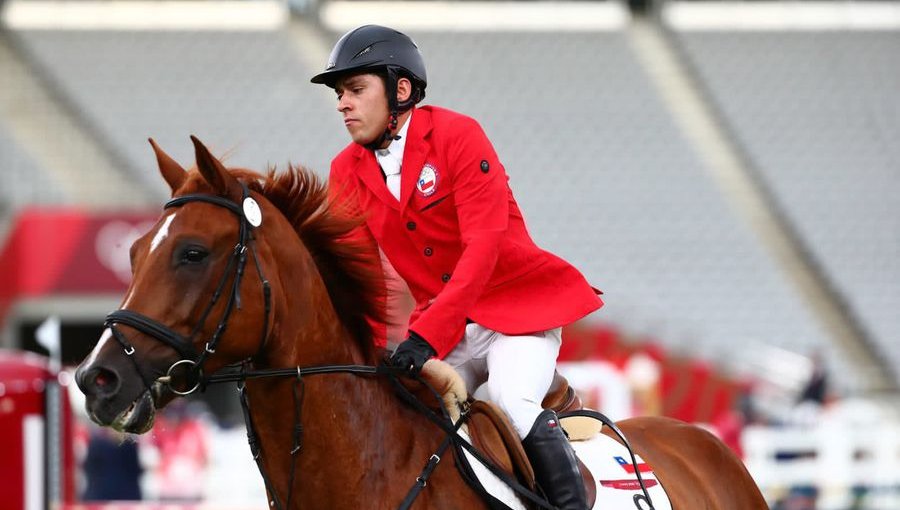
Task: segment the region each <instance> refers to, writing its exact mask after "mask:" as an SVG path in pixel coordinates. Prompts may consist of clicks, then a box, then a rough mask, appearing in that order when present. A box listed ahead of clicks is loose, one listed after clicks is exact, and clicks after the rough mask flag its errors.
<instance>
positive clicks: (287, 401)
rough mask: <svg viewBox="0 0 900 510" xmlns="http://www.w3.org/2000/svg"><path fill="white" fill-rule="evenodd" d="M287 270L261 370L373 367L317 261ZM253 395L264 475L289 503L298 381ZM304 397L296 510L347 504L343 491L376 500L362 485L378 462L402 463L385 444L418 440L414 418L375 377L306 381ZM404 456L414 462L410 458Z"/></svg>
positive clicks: (252, 387) (272, 382) (265, 385)
mask: <svg viewBox="0 0 900 510" xmlns="http://www.w3.org/2000/svg"><path fill="white" fill-rule="evenodd" d="M284 267H285V269H283V270H280V273H279V277H280V279H281V282H282V287H283V288H284V289H288V290H287V291H286V292H283V296H281V297H283V299H281V300H275V301H277V304H275V310H274V312H275V314H274V317H275V318H274V323H273V328H272V331H273V332H274V333H273V336H272V337H270V338H269V339H268V342H269V345H268V346H267V348H266V354H265V358H264V359H263V360H262V364H264V365H268V366H269V367H280V368H286V367H294V366H302V367H308V366H317V365H349V364H362V363H371V361H370V360H365V359H364V357H363V356H362V353H361V351H360V349H359V348H358V347H357V345H356V343H355V341H354V340H353V339H352V338H351V337H350V335H349V333H348V332H347V331H346V329H345V328H344V327H343V326H341V323H340V321H339V320H338V318H337V315H336V313H335V311H334V308H333V306H332V305H331V302H330V299H329V297H328V292H327V289H326V288H325V285H324V283H323V281H322V279H321V278H320V277H318V273H317V272H316V271H315V265H314V263H313V261H312V260H311V258H304V259H303V260H296V259H295V260H293V261H292V263H291V264H289V265H285V266H284ZM303 275H305V277H304V276H303ZM247 390H248V396H249V399H250V408H251V414H252V418H253V423H254V427H255V428H256V431H257V434H258V435H259V439H260V443H261V446H262V457H263V459H264V463H265V466H266V467H265V470H266V473H267V475H268V476H269V477H271V479H272V482H273V484H274V486H275V490H276V493H277V495H278V497H279V498H280V500H281V502H282V504H283V503H284V499H285V498H286V494H287V485H288V479H289V477H290V475H289V473H290V471H291V456H290V455H289V452H290V450H291V449H292V447H293V440H294V438H293V431H294V426H295V412H297V407H298V406H297V405H296V400H295V398H297V397H295V392H299V391H301V386H300V385H299V384H298V383H297V379H296V378H279V379H263V380H253V381H248V383H247ZM302 393H303V395H302V399H303V400H302V405H301V406H299V413H300V420H299V421H300V423H302V425H303V440H302V441H303V446H302V448H301V451H300V453H299V454H298V457H297V459H296V462H297V466H296V468H295V469H296V473H298V475H297V477H296V480H295V488H294V496H293V501H294V504H292V506H293V507H294V508H314V507H316V504H317V503H316V502H318V503H319V504H320V503H321V498H322V497H323V496H322V494H331V495H332V496H331V497H346V496H335V495H334V493H335V487H341V486H342V485H341V484H343V487H344V489H342V491H345V492H346V491H352V492H355V493H356V494H358V495H360V497H365V495H367V494H370V492H369V489H367V488H366V487H363V486H361V485H360V484H362V483H363V480H365V479H367V478H370V477H368V476H367V475H368V474H369V472H370V470H371V469H372V466H373V463H375V464H376V465H397V464H398V463H399V462H398V461H397V460H396V459H393V458H392V457H396V455H397V454H398V452H396V451H395V449H393V448H389V447H386V446H385V445H389V444H391V443H396V441H397V438H404V441H405V440H407V438H412V437H413V436H414V435H415V432H414V431H413V430H412V428H413V421H414V420H410V419H408V418H409V414H410V413H409V412H408V411H404V412H400V413H398V412H397V411H396V408H398V407H400V406H401V404H400V403H399V402H398V401H397V400H396V398H395V397H394V396H393V392H392V391H391V389H390V388H389V386H388V385H387V384H386V382H385V381H384V380H381V379H377V378H376V377H374V376H358V375H353V374H320V375H314V376H306V377H304V379H303V383H302ZM297 395H298V396H299V393H298V394H297ZM398 415H405V416H406V417H407V419H404V418H402V417H400V416H398ZM409 440H412V441H414V442H415V440H413V439H409ZM414 450H416V451H417V452H418V450H419V448H415V449H414ZM400 453H401V454H406V455H409V453H410V451H409V449H406V450H405V452H400ZM421 456H422V459H427V457H428V454H427V453H426V452H425V451H424V450H422V452H421ZM423 461H424V460H423ZM338 492H340V491H338ZM304 502H305V503H304ZM304 505H312V506H304ZM362 506H366V505H365V504H362Z"/></svg>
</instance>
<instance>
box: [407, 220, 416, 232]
mask: <svg viewBox="0 0 900 510" xmlns="http://www.w3.org/2000/svg"><path fill="white" fill-rule="evenodd" d="M406 229H407V230H415V229H416V222H415V221H410V222H407V223H406Z"/></svg>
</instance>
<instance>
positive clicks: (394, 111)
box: [365, 66, 417, 151]
mask: <svg viewBox="0 0 900 510" xmlns="http://www.w3.org/2000/svg"><path fill="white" fill-rule="evenodd" d="M399 80H400V76H399V75H398V74H397V69H396V68H394V67H393V66H388V67H387V76H386V77H385V80H384V82H385V87H384V88H385V91H386V93H387V101H388V110H389V111H390V113H391V116H390V120H388V123H387V127H385V128H384V133H382V134H381V136H379V137H377V138H375V139H374V140H372V141H371V142H369V143H367V144H365V148H366V149H369V150H370V151H374V150H376V149H380V148H381V146H382V145H385V142H393V141H394V140H399V139H400V137H399V136H397V135H395V134H394V130H396V129H397V122H398V120H399V118H400V114H401V113H404V112H406V111H407V110H409V109H410V108H412V107H413V106H415V104H416V102H417V97H415V96H417V93H416V92H415V91H412V92H411V93H410V95H409V98H407V99H406V100H405V101H403V102H398V101H397V82H398V81H399Z"/></svg>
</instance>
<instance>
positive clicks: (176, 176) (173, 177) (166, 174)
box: [149, 138, 187, 195]
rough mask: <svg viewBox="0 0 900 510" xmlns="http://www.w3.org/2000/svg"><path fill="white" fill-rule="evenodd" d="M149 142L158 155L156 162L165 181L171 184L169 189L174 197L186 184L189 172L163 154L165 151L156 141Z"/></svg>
mask: <svg viewBox="0 0 900 510" xmlns="http://www.w3.org/2000/svg"><path fill="white" fill-rule="evenodd" d="M149 141H150V146H151V147H153V152H155V153H156V162H157V163H158V164H159V173H161V174H162V176H163V179H165V180H166V182H167V183H168V184H169V187H170V188H172V194H173V195H174V194H175V192H176V191H178V189H179V188H181V185H182V184H184V180H185V179H186V178H187V172H185V170H184V168H182V167H181V165H179V164H178V163H177V162H176V161H175V160H174V159H172V158H171V157H170V156H169V155H168V154H166V153H165V152H163V150H162V149H160V148H159V145H156V141H154V140H153V139H152V138H150V139H149Z"/></svg>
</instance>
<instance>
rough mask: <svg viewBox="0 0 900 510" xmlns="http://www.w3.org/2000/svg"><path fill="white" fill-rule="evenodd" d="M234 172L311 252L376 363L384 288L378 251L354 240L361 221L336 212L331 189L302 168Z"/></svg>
mask: <svg viewBox="0 0 900 510" xmlns="http://www.w3.org/2000/svg"><path fill="white" fill-rule="evenodd" d="M230 171H231V173H232V174H233V175H234V176H235V177H237V178H238V179H239V180H240V181H242V182H244V183H245V184H246V185H247V187H248V188H250V189H251V190H253V191H255V192H257V193H260V194H262V195H263V196H264V197H265V198H266V200H268V201H269V202H271V203H272V205H274V206H275V207H276V208H277V209H278V210H279V211H280V212H281V213H282V214H283V215H284V217H285V218H286V219H287V220H288V222H289V223H290V225H291V226H292V227H293V229H294V231H295V232H296V233H297V235H298V236H299V237H300V240H301V241H302V242H303V244H304V246H305V247H306V249H307V250H308V251H309V252H310V254H311V256H312V258H313V261H314V262H315V264H316V268H317V269H318V271H319V274H320V275H321V277H322V280H323V281H324V282H325V287H326V289H327V290H328V295H329V297H330V299H331V302H332V305H333V306H334V309H335V312H336V313H337V316H338V319H339V320H340V321H341V323H342V324H343V325H344V327H345V328H346V329H347V331H348V332H349V333H350V334H351V335H352V336H353V337H354V339H355V340H356V342H357V343H358V344H359V347H360V350H361V352H362V354H363V356H364V357H365V359H366V361H369V362H375V361H376V360H375V355H376V354H375V353H376V350H375V343H374V336H375V331H374V327H373V324H378V323H384V320H385V319H384V315H385V312H384V310H385V298H384V288H385V286H384V282H383V280H382V278H383V276H382V272H381V261H380V258H379V255H378V253H377V251H375V250H374V247H372V246H369V245H367V244H366V243H364V242H361V241H358V240H355V238H354V236H352V234H351V233H352V232H353V230H354V229H355V228H357V227H358V226H360V225H361V224H362V222H363V219H362V218H359V217H354V216H352V215H349V214H345V213H344V212H343V211H340V210H338V208H336V207H334V205H333V204H331V203H330V202H329V200H328V186H327V183H326V182H324V180H322V179H320V178H319V177H318V176H317V175H316V174H314V173H313V172H311V171H309V170H308V169H306V168H304V167H302V166H289V167H288V169H287V171H284V172H278V173H276V172H275V170H274V169H270V170H269V171H268V172H267V173H266V175H264V176H263V175H261V174H259V173H257V172H253V171H251V170H245V169H230Z"/></svg>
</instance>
